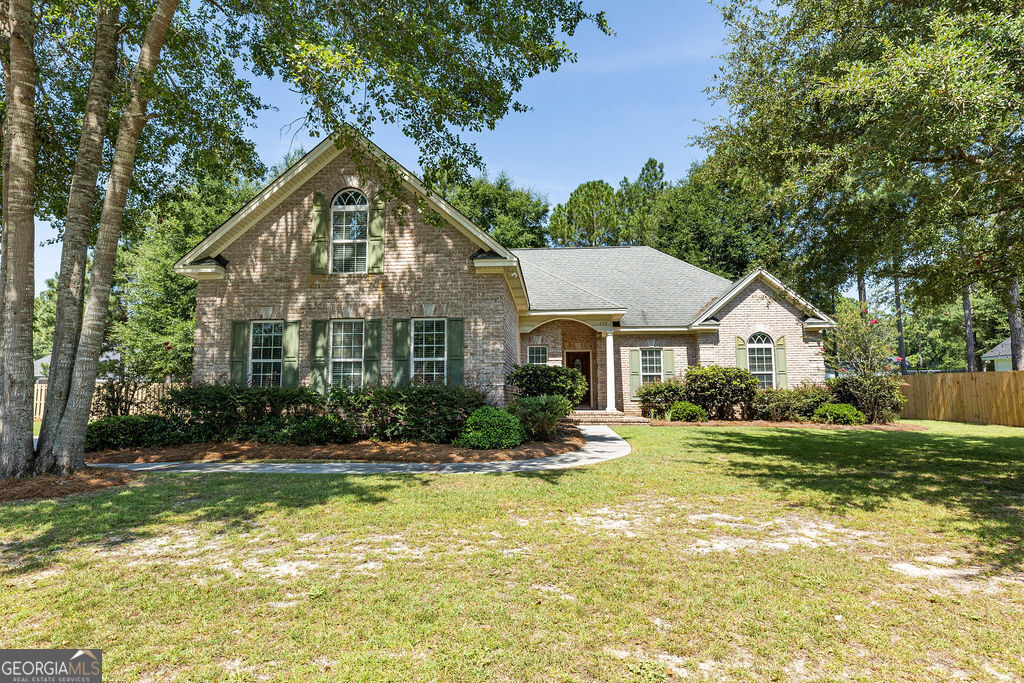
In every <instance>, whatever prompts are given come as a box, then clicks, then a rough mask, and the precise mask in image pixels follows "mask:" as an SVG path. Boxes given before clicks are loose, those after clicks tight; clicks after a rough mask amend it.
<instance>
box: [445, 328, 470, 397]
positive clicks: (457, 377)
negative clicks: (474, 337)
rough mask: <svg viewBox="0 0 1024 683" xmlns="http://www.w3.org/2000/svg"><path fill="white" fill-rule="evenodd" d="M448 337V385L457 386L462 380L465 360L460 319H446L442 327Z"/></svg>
mask: <svg viewBox="0 0 1024 683" xmlns="http://www.w3.org/2000/svg"><path fill="white" fill-rule="evenodd" d="M444 327H445V332H446V333H447V335H448V339H447V342H448V343H447V344H446V346H447V347H448V363H447V366H448V384H455V385H459V384H462V383H463V380H464V377H463V375H464V370H465V359H464V357H463V347H464V346H465V344H464V341H463V330H464V329H465V322H464V321H463V319H462V318H448V320H447V322H446V323H445V325H444Z"/></svg>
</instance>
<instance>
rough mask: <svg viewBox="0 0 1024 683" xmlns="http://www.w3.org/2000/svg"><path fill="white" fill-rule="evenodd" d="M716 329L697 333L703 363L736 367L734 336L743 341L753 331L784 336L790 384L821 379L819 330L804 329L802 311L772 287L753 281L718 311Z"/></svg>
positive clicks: (775, 337) (791, 385)
mask: <svg viewBox="0 0 1024 683" xmlns="http://www.w3.org/2000/svg"><path fill="white" fill-rule="evenodd" d="M715 317H717V318H718V320H719V328H718V331H717V332H713V333H702V334H701V335H700V348H699V358H700V363H701V364H702V365H725V366H731V367H735V366H736V337H742V338H743V339H744V340H746V339H747V338H749V337H750V335H752V334H753V333H755V332H765V333H767V334H769V335H771V337H772V339H776V340H777V339H778V338H779V337H780V336H783V335H785V337H786V371H787V375H788V379H789V387H790V388H792V387H795V386H797V385H799V384H800V383H801V382H804V381H807V382H823V381H824V380H825V359H824V356H823V355H822V352H821V344H822V339H821V333H820V332H804V329H803V325H802V323H801V320H803V318H804V313H803V311H801V310H800V309H798V308H797V307H796V306H794V305H793V304H792V303H790V302H789V301H786V300H784V299H782V298H781V297H780V296H779V295H777V294H776V293H775V292H774V290H773V289H772V288H771V287H769V286H767V285H766V284H764V283H763V282H761V281H758V280H755V281H754V282H752V283H751V284H750V285H749V286H748V287H747V288H746V289H744V290H743V291H742V292H741V293H740V294H738V295H737V296H736V298H735V299H733V300H732V301H731V302H729V303H728V304H727V305H726V306H725V308H723V309H722V310H721V311H719V313H718V315H716V316H715Z"/></svg>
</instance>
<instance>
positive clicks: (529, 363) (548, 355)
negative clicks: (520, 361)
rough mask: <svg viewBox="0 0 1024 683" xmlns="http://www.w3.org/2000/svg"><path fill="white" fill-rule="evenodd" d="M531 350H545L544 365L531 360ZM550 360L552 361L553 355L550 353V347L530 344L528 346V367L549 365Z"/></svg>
mask: <svg viewBox="0 0 1024 683" xmlns="http://www.w3.org/2000/svg"><path fill="white" fill-rule="evenodd" d="M531 349H544V362H543V363H538V362H536V361H532V360H530V350H531ZM549 360H551V354H549V353H548V346H547V344H530V345H528V346H527V347H526V364H527V365H547V364H548V361H549Z"/></svg>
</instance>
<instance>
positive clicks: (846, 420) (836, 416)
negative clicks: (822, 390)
mask: <svg viewBox="0 0 1024 683" xmlns="http://www.w3.org/2000/svg"><path fill="white" fill-rule="evenodd" d="M814 421H815V422H825V423H828V424H834V425H862V424H864V423H865V422H866V421H867V420H866V419H865V417H864V413H862V412H860V411H859V410H857V409H856V408H854V407H853V406H851V405H850V404H849V403H825V404H824V405H820V406H818V409H817V410H815V411H814Z"/></svg>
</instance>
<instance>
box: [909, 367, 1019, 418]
mask: <svg viewBox="0 0 1024 683" xmlns="http://www.w3.org/2000/svg"><path fill="white" fill-rule="evenodd" d="M903 379H904V380H905V381H906V384H905V385H904V387H903V392H904V393H905V394H906V395H907V405H906V407H905V408H903V417H906V418H913V419H918V420H948V421H951V422H972V423H974V424H998V425H1009V426H1011V427H1024V370H1018V371H1015V372H957V373H947V374H937V375H907V376H905V377H904V378H903Z"/></svg>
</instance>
